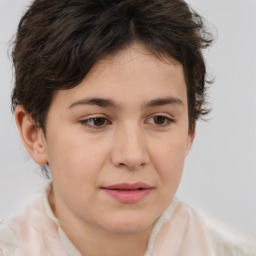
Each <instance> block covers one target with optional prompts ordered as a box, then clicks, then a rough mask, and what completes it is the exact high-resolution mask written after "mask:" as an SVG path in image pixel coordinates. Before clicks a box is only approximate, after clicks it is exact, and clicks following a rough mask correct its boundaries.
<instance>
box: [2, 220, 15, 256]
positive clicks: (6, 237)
mask: <svg viewBox="0 0 256 256" xmlns="http://www.w3.org/2000/svg"><path fill="white" fill-rule="evenodd" d="M17 247H18V240H17V238H16V236H15V234H14V232H13V231H12V229H11V228H10V227H9V226H8V224H7V223H6V222H5V221H0V256H12V255H14V250H15V249H16V248H17Z"/></svg>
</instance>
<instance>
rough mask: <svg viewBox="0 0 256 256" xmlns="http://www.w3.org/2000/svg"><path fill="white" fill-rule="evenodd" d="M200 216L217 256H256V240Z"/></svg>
mask: <svg viewBox="0 0 256 256" xmlns="http://www.w3.org/2000/svg"><path fill="white" fill-rule="evenodd" d="M200 215H201V217H202V219H203V221H204V223H205V225H206V228H207V230H208V232H209V235H210V237H211V240H212V243H213V245H214V247H215V250H216V253H217V256H256V238H255V237H253V236H250V235H248V234H247V233H245V232H244V231H241V230H240V229H238V228H236V227H234V226H232V225H230V224H228V223H226V222H224V221H221V220H218V219H216V218H214V217H212V216H209V215H207V214H205V213H201V212H200Z"/></svg>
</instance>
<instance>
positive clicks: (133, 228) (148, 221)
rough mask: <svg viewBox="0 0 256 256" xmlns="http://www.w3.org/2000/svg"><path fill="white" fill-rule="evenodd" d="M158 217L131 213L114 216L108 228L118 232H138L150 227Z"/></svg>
mask: <svg viewBox="0 0 256 256" xmlns="http://www.w3.org/2000/svg"><path fill="white" fill-rule="evenodd" d="M156 219H157V218H153V217H149V216H146V217H145V216H141V217H139V216H138V214H137V216H133V215H131V214H129V215H126V216H122V217H121V216H119V218H117V217H116V218H114V217H113V218H112V219H111V220H110V221H109V223H108V225H107V227H106V230H108V231H110V232H112V233H116V234H125V235H127V234H136V233H141V232H144V231H146V230H148V229H150V228H151V227H152V226H153V224H154V223H155V220H156Z"/></svg>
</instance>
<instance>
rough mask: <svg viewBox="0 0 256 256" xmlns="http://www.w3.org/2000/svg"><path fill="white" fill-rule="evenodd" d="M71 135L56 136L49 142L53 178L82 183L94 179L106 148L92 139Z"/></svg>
mask: <svg viewBox="0 0 256 256" xmlns="http://www.w3.org/2000/svg"><path fill="white" fill-rule="evenodd" d="M79 137H80V138H76V137H74V136H73V137H69V136H60V135H59V136H58V135H57V136H54V139H52V140H50V139H49V141H51V143H48V149H47V152H48V159H49V165H50V168H51V171H52V174H53V178H55V180H56V179H58V180H59V179H60V180H61V182H64V181H67V182H69V184H70V183H71V182H74V183H80V184H82V183H83V182H84V181H87V182H88V181H89V180H92V179H94V177H95V176H96V175H97V172H98V171H99V170H100V169H101V165H102V162H103V159H104V156H103V155H104V149H103V148H102V147H101V149H100V150H99V145H98V144H97V143H90V140H88V139H87V140H85V139H83V138H82V137H81V136H79Z"/></svg>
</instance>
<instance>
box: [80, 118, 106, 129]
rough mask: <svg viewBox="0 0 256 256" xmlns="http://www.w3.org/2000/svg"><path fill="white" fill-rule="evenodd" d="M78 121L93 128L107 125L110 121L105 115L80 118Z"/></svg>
mask: <svg viewBox="0 0 256 256" xmlns="http://www.w3.org/2000/svg"><path fill="white" fill-rule="evenodd" d="M80 123H81V124H82V125H85V126H88V127H90V128H93V129H100V128H103V127H105V126H107V125H109V124H110V121H109V120H108V119H107V118H105V117H92V118H88V119H85V120H81V121H80Z"/></svg>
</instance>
